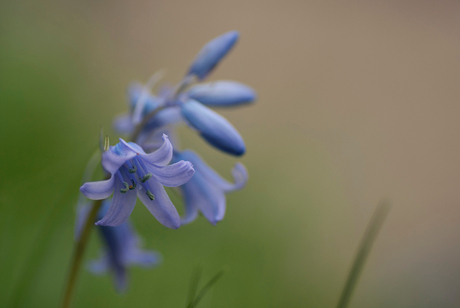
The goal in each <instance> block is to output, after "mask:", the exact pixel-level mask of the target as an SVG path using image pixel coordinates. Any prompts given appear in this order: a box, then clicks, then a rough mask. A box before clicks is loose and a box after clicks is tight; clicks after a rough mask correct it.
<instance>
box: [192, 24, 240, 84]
mask: <svg viewBox="0 0 460 308" xmlns="http://www.w3.org/2000/svg"><path fill="white" fill-rule="evenodd" d="M238 37H239V33H238V31H230V32H227V33H224V34H222V35H221V36H218V37H216V38H215V39H213V40H212V41H210V42H208V43H207V44H206V45H204V47H203V48H202V49H201V50H200V52H199V53H198V55H197V56H196V57H195V59H194V60H193V62H192V65H191V66H190V69H189V71H188V73H187V75H188V76H190V75H195V76H197V77H198V79H199V80H203V79H204V78H206V76H207V75H208V74H209V73H210V72H211V71H212V70H213V69H214V68H215V66H216V65H217V64H218V63H219V62H220V60H222V58H223V57H225V55H226V54H227V53H228V52H229V51H230V50H231V49H232V47H233V46H234V45H235V43H236V42H237V41H238Z"/></svg>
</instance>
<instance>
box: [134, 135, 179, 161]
mask: <svg viewBox="0 0 460 308" xmlns="http://www.w3.org/2000/svg"><path fill="white" fill-rule="evenodd" d="M162 138H163V145H162V146H161V147H160V148H159V149H158V150H156V151H155V152H152V153H150V154H142V155H140V157H141V158H142V159H143V160H144V161H145V162H147V165H157V166H166V165H167V164H169V162H170V161H171V159H172V156H173V146H172V144H171V142H170V141H169V138H168V136H166V135H165V134H163V136H162Z"/></svg>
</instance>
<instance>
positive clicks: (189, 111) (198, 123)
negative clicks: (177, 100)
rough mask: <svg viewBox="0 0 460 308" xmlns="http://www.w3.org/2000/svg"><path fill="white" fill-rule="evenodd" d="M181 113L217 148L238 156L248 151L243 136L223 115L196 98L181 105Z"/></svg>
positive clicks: (190, 124)
mask: <svg viewBox="0 0 460 308" xmlns="http://www.w3.org/2000/svg"><path fill="white" fill-rule="evenodd" d="M181 114H182V116H183V117H184V118H185V119H186V120H187V123H188V124H189V126H191V127H192V128H194V129H196V130H197V131H198V132H199V133H200V135H201V137H203V139H205V140H206V141H207V142H209V143H210V144H211V145H213V146H215V147H216V148H218V149H220V150H222V151H224V152H227V153H229V154H233V155H236V156H240V155H243V154H244V152H245V151H246V146H245V144H244V141H243V138H242V137H241V135H240V134H239V133H238V131H237V130H236V129H235V128H234V127H233V126H232V124H230V122H228V121H227V119H225V118H224V117H223V116H221V115H219V114H218V113H216V112H214V111H212V110H211V109H209V108H208V107H206V106H204V105H202V104H200V103H198V102H197V101H195V100H192V99H190V100H188V101H187V102H186V103H184V104H182V105H181Z"/></svg>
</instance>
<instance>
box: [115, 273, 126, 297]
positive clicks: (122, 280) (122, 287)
mask: <svg viewBox="0 0 460 308" xmlns="http://www.w3.org/2000/svg"><path fill="white" fill-rule="evenodd" d="M127 287H128V277H127V275H126V269H125V268H124V267H119V268H116V269H115V290H117V292H118V293H124V292H125V291H126V289H127Z"/></svg>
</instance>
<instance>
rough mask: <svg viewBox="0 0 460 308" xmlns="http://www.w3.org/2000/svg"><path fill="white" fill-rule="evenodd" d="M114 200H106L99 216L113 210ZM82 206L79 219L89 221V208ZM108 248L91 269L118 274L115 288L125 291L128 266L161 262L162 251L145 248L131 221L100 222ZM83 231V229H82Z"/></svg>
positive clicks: (152, 264)
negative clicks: (114, 223)
mask: <svg viewBox="0 0 460 308" xmlns="http://www.w3.org/2000/svg"><path fill="white" fill-rule="evenodd" d="M109 206H110V200H109V199H107V200H104V201H103V203H102V207H101V209H100V210H99V213H98V215H97V219H102V217H104V215H105V214H106V213H107V211H108V210H109ZM89 208H90V207H89V206H87V207H82V209H84V210H82V211H80V215H78V218H77V224H78V221H85V220H86V216H87V212H88V211H87V210H86V209H89ZM97 228H98V231H99V234H100V235H101V240H102V242H103V245H104V248H103V249H102V254H101V256H100V258H99V259H98V260H94V261H91V262H90V263H89V264H88V269H89V270H90V271H91V272H93V273H95V274H103V273H106V272H111V273H112V274H113V275H114V283H115V288H116V290H117V291H118V292H123V291H125V290H126V287H127V273H126V272H127V267H129V266H133V265H137V266H141V267H153V266H156V265H158V264H160V263H161V255H160V254H159V253H157V252H155V251H144V250H142V249H141V248H140V245H141V239H140V238H139V237H138V235H137V234H136V232H135V230H134V228H133V226H132V224H131V223H130V221H129V220H128V221H126V222H124V223H122V224H121V225H119V226H117V227H106V226H98V227H97ZM78 233H79V232H78Z"/></svg>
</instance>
